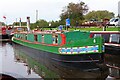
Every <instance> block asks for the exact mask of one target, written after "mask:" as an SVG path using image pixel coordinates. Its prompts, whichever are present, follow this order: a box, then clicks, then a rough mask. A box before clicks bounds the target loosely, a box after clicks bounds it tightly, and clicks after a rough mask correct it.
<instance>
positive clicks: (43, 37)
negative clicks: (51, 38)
mask: <svg viewBox="0 0 120 80" xmlns="http://www.w3.org/2000/svg"><path fill="white" fill-rule="evenodd" d="M42 43H44V35H42Z"/></svg>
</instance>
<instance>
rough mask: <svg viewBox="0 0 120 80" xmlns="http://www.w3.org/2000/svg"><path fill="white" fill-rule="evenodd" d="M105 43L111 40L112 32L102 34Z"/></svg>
mask: <svg viewBox="0 0 120 80" xmlns="http://www.w3.org/2000/svg"><path fill="white" fill-rule="evenodd" d="M102 37H103V39H104V42H105V43H108V42H109V38H110V34H102Z"/></svg>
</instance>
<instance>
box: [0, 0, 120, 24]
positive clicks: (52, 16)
mask: <svg viewBox="0 0 120 80" xmlns="http://www.w3.org/2000/svg"><path fill="white" fill-rule="evenodd" d="M80 1H83V2H85V3H86V4H87V5H88V7H89V11H92V10H108V11H110V12H114V13H115V14H116V15H117V14H118V2H119V1H120V0H1V1H0V21H2V22H4V19H3V16H6V21H7V24H10V23H13V22H15V21H16V19H17V21H19V18H21V19H22V21H26V17H27V16H30V20H31V22H35V21H36V10H38V17H39V19H45V20H47V21H52V20H54V21H55V20H59V16H60V14H61V12H62V9H63V7H65V6H67V5H68V3H70V2H74V3H77V2H80Z"/></svg>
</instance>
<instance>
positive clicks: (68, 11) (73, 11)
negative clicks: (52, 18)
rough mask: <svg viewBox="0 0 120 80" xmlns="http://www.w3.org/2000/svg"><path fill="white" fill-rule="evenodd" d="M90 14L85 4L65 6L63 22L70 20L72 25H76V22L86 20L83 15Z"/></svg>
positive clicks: (62, 15) (62, 14)
mask: <svg viewBox="0 0 120 80" xmlns="http://www.w3.org/2000/svg"><path fill="white" fill-rule="evenodd" d="M87 12H88V6H87V5H86V4H85V3H84V2H80V3H77V4H75V3H72V2H71V3H69V4H68V6H65V7H64V9H63V10H62V13H61V15H60V18H61V21H65V19H66V18H70V20H71V21H72V25H75V22H76V21H79V20H84V17H83V15H84V14H85V13H87Z"/></svg>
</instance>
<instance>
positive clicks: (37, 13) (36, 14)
mask: <svg viewBox="0 0 120 80" xmlns="http://www.w3.org/2000/svg"><path fill="white" fill-rule="evenodd" d="M37 20H38V10H36V22H37Z"/></svg>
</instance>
